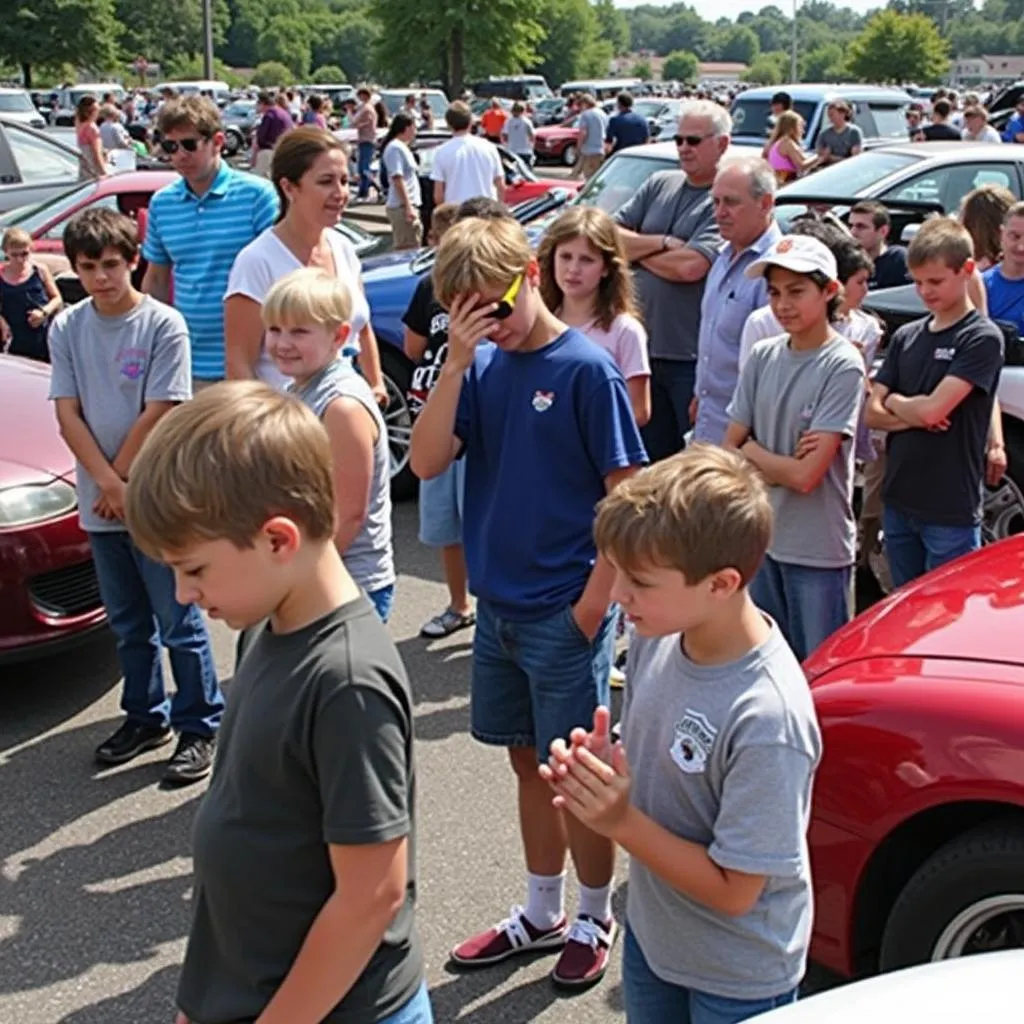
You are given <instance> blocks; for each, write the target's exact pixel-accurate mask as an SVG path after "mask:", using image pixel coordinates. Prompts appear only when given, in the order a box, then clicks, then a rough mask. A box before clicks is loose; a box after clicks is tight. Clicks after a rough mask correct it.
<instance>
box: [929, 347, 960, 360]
mask: <svg viewBox="0 0 1024 1024" xmlns="http://www.w3.org/2000/svg"><path fill="white" fill-rule="evenodd" d="M955 355H956V349H955V348H937V349H936V350H935V356H934V358H935V359H943V360H945V361H946V362H947V363H948V362H951V361H952V359H953V356H955Z"/></svg>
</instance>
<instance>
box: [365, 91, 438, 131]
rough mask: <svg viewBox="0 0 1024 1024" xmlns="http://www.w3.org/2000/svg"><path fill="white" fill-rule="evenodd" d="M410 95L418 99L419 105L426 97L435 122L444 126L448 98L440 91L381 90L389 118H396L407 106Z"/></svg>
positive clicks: (381, 96)
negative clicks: (407, 98)
mask: <svg viewBox="0 0 1024 1024" xmlns="http://www.w3.org/2000/svg"><path fill="white" fill-rule="evenodd" d="M410 93H412V94H413V95H414V96H415V97H416V102H417V103H419V101H420V99H421V98H422V97H424V96H426V98H427V102H428V103H429V104H430V109H431V111H432V112H433V114H434V120H435V121H436V122H437V123H438V124H444V112H445V111H446V110H447V109H448V97H447V96H445V94H444V93H443V92H441V90H440V89H416V88H412V87H410V88H408V89H381V90H380V98H381V99H382V100H383V101H384V106H385V107H386V108H387V111H388V117H394V116H395V114H397V113H398V112H399V111H400V110H401V109H402V107H404V106H405V97H406V96H408V95H409V94H410Z"/></svg>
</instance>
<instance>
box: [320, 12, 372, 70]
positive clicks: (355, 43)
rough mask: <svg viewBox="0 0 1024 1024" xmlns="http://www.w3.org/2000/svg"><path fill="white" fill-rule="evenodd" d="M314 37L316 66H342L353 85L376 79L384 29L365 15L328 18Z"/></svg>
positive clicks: (335, 15) (341, 15)
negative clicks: (375, 57)
mask: <svg viewBox="0 0 1024 1024" xmlns="http://www.w3.org/2000/svg"><path fill="white" fill-rule="evenodd" d="M324 21H325V22H326V23H325V24H324V25H323V27H322V28H319V27H318V28H315V30H314V36H313V64H314V65H319V64H329V63H330V64H338V65H339V66H340V67H341V68H342V70H343V71H344V72H345V77H346V78H347V80H348V81H350V82H362V81H365V80H367V79H368V78H370V77H372V71H373V68H374V53H375V51H376V48H377V42H378V40H379V39H380V26H379V25H378V24H377V22H375V21H371V20H370V19H369V18H368V17H366V16H365V15H364V14H359V13H353V12H351V11H350V12H349V13H347V14H331V15H327V16H326V19H324Z"/></svg>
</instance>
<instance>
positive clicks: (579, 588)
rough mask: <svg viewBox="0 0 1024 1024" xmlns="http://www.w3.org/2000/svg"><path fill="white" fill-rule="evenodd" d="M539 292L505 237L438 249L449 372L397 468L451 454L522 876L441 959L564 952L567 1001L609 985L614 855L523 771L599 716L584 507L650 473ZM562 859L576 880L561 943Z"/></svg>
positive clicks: (605, 604)
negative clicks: (514, 791) (574, 906)
mask: <svg viewBox="0 0 1024 1024" xmlns="http://www.w3.org/2000/svg"><path fill="white" fill-rule="evenodd" d="M539 286H540V275H539V270H538V266H537V261H536V260H535V259H534V256H533V253H532V252H531V250H530V245H529V242H528V241H527V239H526V236H525V234H524V233H523V230H522V228H521V227H520V226H519V225H518V224H516V223H515V222H513V221H483V220H478V219H475V218H473V219H469V220H466V221H463V222H461V223H458V224H456V225H455V226H454V227H452V228H451V229H450V230H449V231H448V233H447V234H446V235H445V237H444V239H443V240H442V242H441V246H440V248H439V249H438V255H437V262H436V264H435V266H434V293H435V295H436V297H437V299H438V301H439V302H440V303H441V304H442V306H445V307H447V308H448V310H449V323H448V358H447V360H446V362H445V364H444V367H443V369H442V370H441V372H440V374H439V375H438V380H437V383H436V384H435V386H434V390H433V391H432V392H431V394H430V398H429V399H428V400H427V403H426V406H425V407H424V409H423V412H422V413H421V414H420V416H419V418H418V419H417V421H416V425H415V427H414V428H413V435H412V450H411V460H412V467H413V470H414V471H415V472H416V474H417V475H418V476H420V477H421V478H423V479H430V478H432V477H435V476H437V475H438V474H440V473H443V472H444V471H445V469H447V467H448V466H449V465H450V464H451V463H452V461H453V460H454V459H456V458H459V457H461V456H462V455H463V453H464V454H465V460H466V498H465V510H464V524H463V531H464V534H463V539H464V544H465V550H466V563H467V566H468V569H469V582H470V587H471V589H472V590H473V592H474V593H475V594H476V596H477V627H476V637H475V640H474V645H473V678H472V689H471V719H472V732H473V735H474V736H475V737H476V738H477V739H478V740H480V741H481V742H483V743H490V744H495V745H497V746H502V747H507V748H508V749H509V755H510V757H511V761H512V767H513V770H514V771H515V773H516V776H517V782H518V788H519V814H520V825H521V828H522V835H523V843H524V847H525V855H526V865H527V871H528V875H529V877H528V898H527V902H526V906H525V907H515V908H513V910H512V913H511V915H510V917H509V918H507V919H506V920H504V921H502V922H501V923H500V924H497V925H495V926H494V927H491V928H488V929H487V930H485V931H483V932H481V933H480V934H478V935H475V936H473V937H472V938H470V939H468V940H466V941H465V942H463V943H461V944H460V945H458V946H457V947H456V948H455V949H454V950H453V951H452V959H453V960H454V961H455V962H456V963H458V964H460V965H462V966H466V967H475V966H483V965H486V964H493V963H497V962H499V961H501V960H505V959H506V958H507V957H510V956H513V955H515V954H518V953H532V952H536V951H537V950H541V949H562V954H561V956H560V958H559V961H558V964H557V965H556V966H555V969H554V972H553V974H552V977H553V979H554V981H555V982H556V983H558V984H561V985H566V986H578V985H586V984H590V983H591V982H594V981H596V980H598V979H599V978H601V977H602V975H603V974H604V972H605V970H606V969H607V965H608V958H609V953H610V949H611V946H612V943H613V941H614V937H615V922H614V920H613V919H612V914H611V879H612V869H613V865H614V851H613V848H612V845H611V843H610V842H609V841H608V840H607V839H605V838H603V837H601V836H599V835H597V834H596V833H594V832H593V831H591V830H590V829H589V828H587V827H586V826H585V825H583V824H582V823H580V822H578V821H576V820H575V819H572V818H567V819H566V820H564V821H563V818H562V816H561V814H560V813H559V812H558V811H556V810H555V809H554V808H553V807H552V806H551V800H550V794H549V792H548V789H547V786H546V784H545V783H544V781H543V780H542V779H541V778H540V776H539V775H538V772H537V766H538V763H540V762H543V761H545V760H546V758H547V752H548V749H549V747H550V745H551V743H552V742H553V741H554V740H555V739H557V738H560V737H561V738H566V737H568V736H569V734H570V733H571V732H572V730H573V729H574V728H576V727H586V726H588V725H589V724H590V722H591V721H592V720H593V714H594V711H595V709H596V708H597V707H598V706H599V705H601V704H602V703H604V702H606V701H607V698H608V673H609V668H610V665H611V655H612V646H613V642H614V630H613V628H612V623H613V617H612V615H611V613H610V611H609V603H610V598H609V594H610V589H611V583H612V575H613V574H612V570H611V567H610V566H609V565H608V563H607V562H606V561H604V560H603V559H601V558H599V557H598V555H597V551H596V549H595V546H594V539H593V533H592V531H593V523H594V508H595V505H596V504H597V502H598V501H600V499H601V498H602V497H603V496H604V495H605V494H606V493H607V492H609V491H611V490H612V488H614V487H615V485H616V484H617V483H618V482H619V481H620V480H622V479H624V478H625V477H627V476H629V475H630V474H631V473H632V472H633V470H634V469H635V468H636V467H638V466H640V465H641V464H643V463H644V462H646V461H647V458H646V455H645V453H644V449H643V444H642V442H641V440H640V433H639V431H638V429H637V426H636V422H635V421H634V419H633V413H632V409H631V406H630V402H629V393H628V391H627V390H626V384H625V381H624V380H623V379H622V375H621V373H620V372H619V370H618V369H617V368H616V366H615V363H614V361H613V360H612V358H611V357H610V356H609V355H608V354H607V353H606V352H604V351H603V350H602V349H600V348H599V347H598V346H597V345H594V344H593V343H592V342H591V341H589V340H588V339H587V337H586V336H585V335H583V334H581V333H580V332H579V331H577V330H574V329H572V328H569V327H567V326H566V325H565V324H563V323H562V322H561V321H560V320H558V319H557V318H556V317H555V316H554V315H553V314H552V313H551V312H549V311H548V310H547V309H546V308H545V307H544V305H543V303H542V301H541V297H540V291H539ZM567 849H568V850H571V852H572V857H573V862H574V864H575V867H576V872H577V875H578V876H579V880H580V905H579V916H578V917H577V919H576V921H575V922H574V923H573V924H572V926H571V927H570V926H569V923H568V920H567V918H566V916H565V912H564V889H565V874H564V870H565V854H566V851H567Z"/></svg>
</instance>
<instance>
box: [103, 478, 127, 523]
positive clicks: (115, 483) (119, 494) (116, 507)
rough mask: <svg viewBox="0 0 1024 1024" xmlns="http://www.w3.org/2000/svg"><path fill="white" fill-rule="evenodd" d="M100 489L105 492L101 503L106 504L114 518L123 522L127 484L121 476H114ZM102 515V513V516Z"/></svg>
mask: <svg viewBox="0 0 1024 1024" xmlns="http://www.w3.org/2000/svg"><path fill="white" fill-rule="evenodd" d="M100 489H101V491H102V492H103V493H102V496H101V498H100V501H104V502H106V505H107V507H108V508H109V510H110V512H111V514H112V516H113V518H115V519H122V520H123V519H124V496H125V490H126V487H125V482H124V481H123V480H122V479H121V478H120V477H119V476H112V477H111V478H110V480H109V481H108V482H106V483H104V484H101V486H100ZM97 504H99V502H97ZM97 511H98V510H97ZM102 514H103V513H102V512H101V513H100V515H102Z"/></svg>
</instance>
